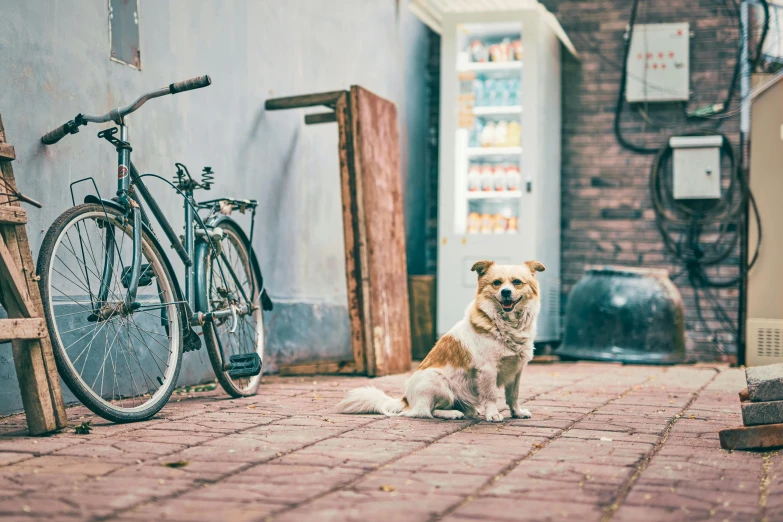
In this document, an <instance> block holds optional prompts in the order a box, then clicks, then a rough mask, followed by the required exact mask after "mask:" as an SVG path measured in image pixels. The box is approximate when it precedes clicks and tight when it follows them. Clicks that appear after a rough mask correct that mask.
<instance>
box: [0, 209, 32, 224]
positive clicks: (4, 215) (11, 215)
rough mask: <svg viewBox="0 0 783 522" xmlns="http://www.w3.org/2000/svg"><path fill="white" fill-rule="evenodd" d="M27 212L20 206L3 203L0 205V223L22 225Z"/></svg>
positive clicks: (25, 219) (25, 220) (25, 221)
mask: <svg viewBox="0 0 783 522" xmlns="http://www.w3.org/2000/svg"><path fill="white" fill-rule="evenodd" d="M25 223H27V212H25V210H24V209H23V208H21V207H12V206H8V205H4V206H1V207H0V225H24V224H25Z"/></svg>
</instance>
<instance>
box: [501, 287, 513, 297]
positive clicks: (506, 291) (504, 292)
mask: <svg viewBox="0 0 783 522" xmlns="http://www.w3.org/2000/svg"><path fill="white" fill-rule="evenodd" d="M500 295H501V296H503V297H505V298H509V297H511V290H509V289H508V288H504V289H503V290H501V291H500Z"/></svg>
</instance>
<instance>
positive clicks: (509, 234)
mask: <svg viewBox="0 0 783 522" xmlns="http://www.w3.org/2000/svg"><path fill="white" fill-rule="evenodd" d="M482 6H484V9H485V10H479V9H480V8H482ZM497 6H500V8H497ZM411 7H412V10H413V11H414V12H415V13H416V14H417V15H419V17H420V18H421V19H422V20H423V21H425V23H427V24H428V25H430V27H432V28H433V29H435V30H438V31H439V32H440V33H441V78H440V79H441V97H440V174H439V175H440V179H439V201H438V205H439V207H438V214H439V216H438V233H439V250H438V274H437V297H438V299H437V331H438V334H439V335H442V334H443V333H445V332H446V331H448V329H449V328H451V327H452V326H453V325H454V323H455V322H457V321H458V320H459V319H460V318H462V317H463V315H464V313H465V309H466V308H467V305H468V303H470V301H471V300H472V299H473V297H474V295H475V292H476V281H477V276H476V273H475V272H471V266H472V265H473V264H474V263H475V262H476V261H479V260H484V259H486V260H493V261H495V262H497V263H502V264H515V263H516V264H519V263H523V262H525V261H528V260H532V259H535V260H537V261H540V262H542V263H543V264H544V265H545V266H546V271H545V272H543V273H541V274H539V275H538V277H539V280H540V282H541V292H542V306H541V314H540V316H539V329H538V338H537V339H536V340H537V341H539V342H542V341H544V342H546V341H556V340H558V339H559V337H560V141H561V136H560V133H561V109H560V107H561V103H560V61H561V54H562V53H563V52H564V48H565V49H566V50H565V52H572V53H573V54H574V55H575V54H576V53H575V51H574V50H573V46H572V45H571V43H570V41H568V38H567V37H566V35H565V33H564V32H563V30H562V28H560V25H559V24H558V23H557V20H556V19H555V18H554V16H553V15H552V14H551V13H549V12H548V11H546V9H545V8H544V7H543V6H541V5H540V4H538V3H537V2H531V1H514V0H506V1H502V2H469V1H461V2H442V1H437V0H416V1H414V2H413V3H412V4H411ZM509 7H516V8H515V9H513V10H509Z"/></svg>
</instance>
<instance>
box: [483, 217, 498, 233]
mask: <svg viewBox="0 0 783 522" xmlns="http://www.w3.org/2000/svg"><path fill="white" fill-rule="evenodd" d="M494 228H495V216H493V215H492V214H482V215H481V233H482V234H491V233H492V230H493V229H494Z"/></svg>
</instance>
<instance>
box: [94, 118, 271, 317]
mask: <svg viewBox="0 0 783 522" xmlns="http://www.w3.org/2000/svg"><path fill="white" fill-rule="evenodd" d="M118 128H119V134H120V138H119V139H116V138H114V134H115V133H116V132H117V131H116V129H108V130H106V131H102V132H101V133H99V135H98V136H99V137H102V138H104V139H106V140H107V141H109V142H110V143H112V144H113V145H114V146H115V148H116V150H117V181H118V184H117V204H119V205H120V206H121V207H122V208H123V209H124V210H125V211H126V213H127V214H128V216H129V218H130V221H131V223H132V226H133V253H132V261H131V267H130V276H129V281H128V288H127V293H126V295H125V300H124V305H125V307H126V309H127V310H129V311H133V310H137V309H139V308H140V307H141V304H140V303H138V302H137V301H136V294H137V292H138V288H139V280H140V277H141V269H142V262H141V258H142V255H141V254H142V252H141V248H142V245H141V233H142V224H144V225H145V226H147V227H148V228H150V230H151V227H150V222H149V219H148V217H147V215H146V213H145V211H144V208H143V207H142V206H141V201H140V200H139V198H137V197H136V195H135V193H134V191H138V193H139V194H140V195H141V199H142V200H143V201H144V202H145V203H146V205H147V207H148V208H149V210H150V212H151V213H152V215H153V216H154V217H155V220H156V221H157V222H158V224H159V225H160V226H161V229H162V230H163V232H164V233H165V235H166V237H167V238H168V239H169V241H170V242H171V247H172V248H173V249H174V250H175V251H176V252H177V255H178V256H179V258H180V259H181V260H182V262H183V264H184V265H185V291H184V298H185V302H184V304H185V305H186V310H187V314H188V319H189V322H190V324H191V326H196V325H199V326H202V325H204V323H205V322H207V321H212V320H214V319H219V318H224V317H229V316H231V315H234V314H242V315H244V314H247V313H251V312H252V311H253V310H254V308H255V306H257V305H255V303H253V302H251V298H250V297H249V296H247V295H246V294H245V292H244V290H243V289H242V287H241V285H240V284H239V280H238V277H237V275H236V273H235V272H234V270H233V268H232V267H231V265H230V263H227V262H225V261H226V260H225V254H223V253H222V252H221V253H218V252H217V251H215V249H214V246H212V245H211V241H210V240H209V230H208V228H209V227H208V225H206V224H205V223H204V222H203V221H201V220H200V218H198V215H197V212H196V202H195V200H194V199H193V190H192V189H186V190H184V191H180V192H181V193H182V195H183V196H184V197H185V204H184V207H185V208H184V210H185V234H184V245H183V242H181V241H180V238H179V237H177V234H176V232H174V229H173V228H172V227H171V224H170V223H169V221H168V219H166V216H165V215H164V214H163V211H162V210H161V209H160V206H159V205H158V203H157V201H155V198H154V197H153V196H152V194H151V193H150V191H149V189H148V188H147V186H146V185H145V184H144V181H143V180H142V175H140V174H139V173H138V171H137V170H136V167H135V166H134V165H133V162H132V161H131V157H130V156H131V154H130V153H131V151H132V148H131V146H130V143H129V141H128V127H127V126H126V125H125V122H124V121H122V120H121V121H120V123H119V127H118ZM177 190H179V189H177ZM103 203H108V202H103ZM110 203H113V202H110ZM197 225H198V226H201V227H202V228H203V229H204V231H205V233H206V235H207V239H199V241H202V240H203V241H206V242H207V244H208V245H210V248H212V251H213V253H214V254H215V255H216V256H223V257H222V258H223V260H224V263H223V264H222V266H220V271H221V276H222V277H223V278H226V275H228V276H229V277H230V278H231V279H233V280H234V282H235V284H236V285H237V287H238V289H239V291H240V292H241V293H242V298H243V299H244V304H242V305H241V306H234V305H233V304H232V305H231V306H229V307H228V308H225V309H222V310H215V311H211V312H207V311H206V310H199V309H197V308H198V307H197V306H196V292H197V289H196V267H195V266H194V264H195V263H194V259H195V253H196V237H195V226H197ZM109 230H110V229H109ZM106 241H107V245H106V246H107V248H106V259H104V266H103V273H102V274H101V287H100V290H99V293H98V299H97V301H98V303H104V302H106V300H107V298H108V292H109V288H110V286H111V278H112V275H113V268H114V254H115V252H114V247H113V244H114V243H113V242H114V234H113V232H109V233H107V235H106ZM248 250H249V251H250V252H251V257H252V246H251V245H248ZM224 270H226V271H227V272H228V274H225V273H224ZM175 284H177V285H178V284H179V283H175ZM177 290H178V291H179V294H180V295H183V292H182V289H181V288H178V289H177ZM199 290H202V291H206V289H199ZM255 290H256V289H255V288H254V289H253V293H255ZM259 295H260V292H259ZM205 312H207V313H205Z"/></svg>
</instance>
